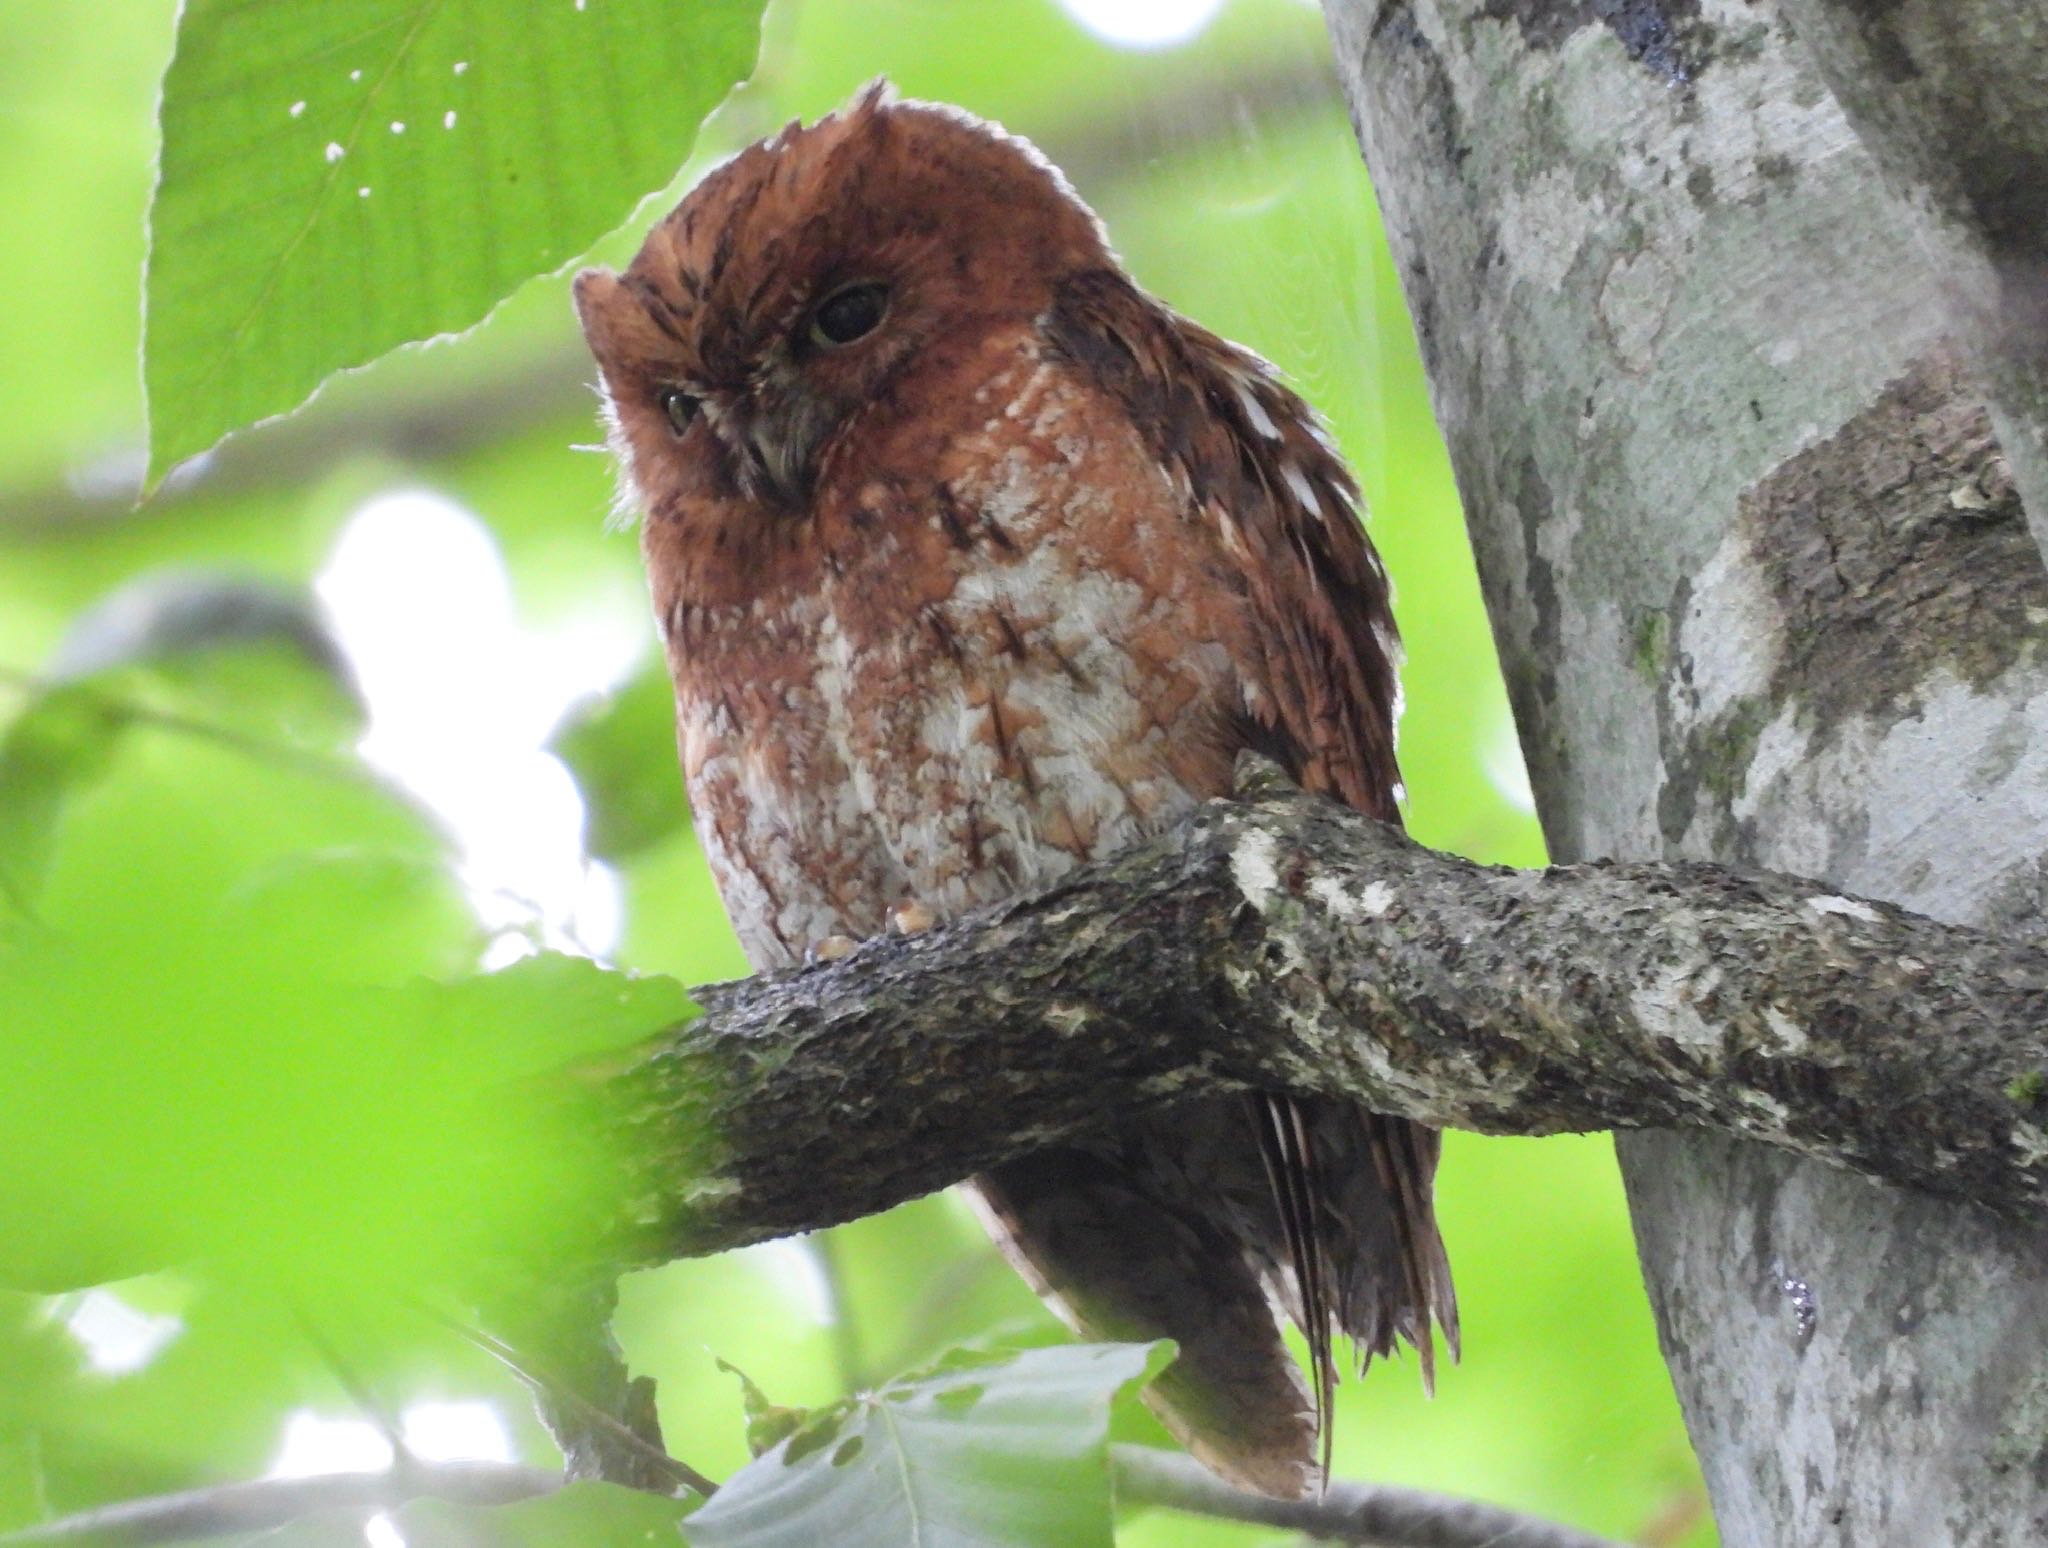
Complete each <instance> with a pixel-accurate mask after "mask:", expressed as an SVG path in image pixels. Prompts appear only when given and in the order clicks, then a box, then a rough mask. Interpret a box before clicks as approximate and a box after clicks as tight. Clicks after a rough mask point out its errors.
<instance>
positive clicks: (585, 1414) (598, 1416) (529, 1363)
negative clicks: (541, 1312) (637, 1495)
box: [413, 1301, 718, 1500]
mask: <svg viewBox="0 0 2048 1548" xmlns="http://www.w3.org/2000/svg"><path fill="white" fill-rule="evenodd" d="M413 1304H414V1306H415V1307H417V1309H418V1310H419V1312H420V1315H422V1316H423V1317H426V1318H427V1319H428V1320H429V1321H432V1322H435V1323H438V1324H439V1325H440V1326H441V1327H444V1328H446V1329H447V1330H448V1331H449V1332H451V1333H453V1334H454V1335H455V1336H456V1337H457V1338H459V1339H461V1340H462V1341H463V1342H465V1343H467V1344H470V1345H472V1346H473V1347H475V1348H477V1349H480V1350H482V1351H483V1352H484V1353H485V1354H487V1355H489V1356H490V1357H491V1358H492V1359H493V1360H496V1361H497V1362H498V1363H499V1364H501V1365H503V1366H504V1367H505V1369H507V1370H508V1371H510V1372H511V1373H512V1374H513V1375H515V1376H517V1377H518V1378H519V1379H520V1380H521V1381H523V1382H525V1383H526V1384H527V1385H528V1386H529V1387H533V1388H536V1389H539V1390H543V1391H545V1392H547V1393H548V1395H549V1396H551V1397H552V1398H554V1399H555V1400H556V1401H557V1402H560V1403H566V1404H567V1405H569V1406H570V1407H571V1408H573V1409H575V1410H576V1412H577V1413H578V1414H579V1415H581V1416H582V1418H583V1419H585V1420H586V1421H588V1422H589V1423H590V1424H592V1425H595V1426H596V1427H597V1428H598V1429H600V1430H602V1431H603V1432H604V1433H605V1435H606V1436H607V1437H609V1438H610V1439H611V1440H613V1441H615V1442H617V1443H618V1444H619V1445H620V1446H622V1447H624V1448H625V1449H626V1450H628V1451H630V1452H632V1453H633V1454H634V1455H635V1456H637V1457H638V1458H639V1459H640V1460H641V1461H643V1462H645V1463H646V1464H647V1465H648V1466H650V1467H652V1468H654V1469H655V1470H656V1471H658V1472H660V1473H663V1474H665V1475H666V1476H668V1477H669V1478H671V1479H673V1480H674V1481H675V1482H676V1483H679V1484H681V1485H682V1486H683V1487H684V1488H686V1489H688V1490H690V1491H691V1492H692V1493H694V1494H698V1495H701V1496H703V1497H704V1498H705V1499H707V1500H708V1499H710V1498H711V1496H712V1495H714V1494H716V1493H717V1492H718V1485H717V1484H715V1483H713V1482H712V1481H711V1480H710V1479H709V1478H706V1477H705V1476H704V1475H703V1474H702V1473H700V1472H698V1471H697V1470H696V1469H695V1468H694V1467H692V1466H690V1464H689V1463H687V1462H685V1461H683V1460H682V1458H680V1457H674V1456H670V1455H669V1454H668V1453H667V1452H665V1451H658V1450H656V1449H655V1448H654V1447H652V1446H650V1445H648V1444H647V1442H646V1441H644V1440H642V1439H641V1438H640V1437H639V1436H637V1435H635V1434H634V1433H633V1432H632V1431H631V1430H630V1429H628V1428H627V1427H626V1426H625V1425H623V1424H621V1423H620V1422H619V1421H618V1420H617V1419H616V1418H614V1417H613V1416H612V1415H610V1414H608V1413H606V1412H605V1411H604V1410H603V1409H602V1408H599V1407H598V1406H597V1405H596V1404H595V1403H593V1402H591V1401H590V1400H589V1399H588V1398H586V1397H584V1396H583V1394H582V1393H580V1392H578V1391H576V1390H575V1388H574V1387H572V1386H570V1385H569V1383H567V1382H565V1381H561V1380H559V1379H557V1378H556V1377H555V1376H554V1374H553V1373H552V1372H550V1371H547V1370H545V1369H542V1368H541V1367H539V1366H537V1365H535V1364H534V1362H533V1360H532V1358H531V1357H530V1356H527V1355H524V1354H521V1353H519V1352H518V1351H516V1350H514V1349H512V1348H511V1347H510V1346H509V1345H507V1344H506V1343H505V1342H504V1341H503V1340H502V1339H498V1338H494V1337H493V1336H492V1335H490V1334H489V1333H486V1332H485V1331H484V1330H483V1329H481V1328H473V1327H470V1326H469V1325H468V1324H467V1323H465V1322H463V1321H461V1320H460V1319H459V1318H456V1317H451V1316H449V1315H448V1314H447V1313H446V1312H443V1311H438V1310H436V1309H435V1308H434V1307H432V1306H429V1305H427V1304H426V1303H425V1302H422V1301H415V1302H414V1303H413Z"/></svg>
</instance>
